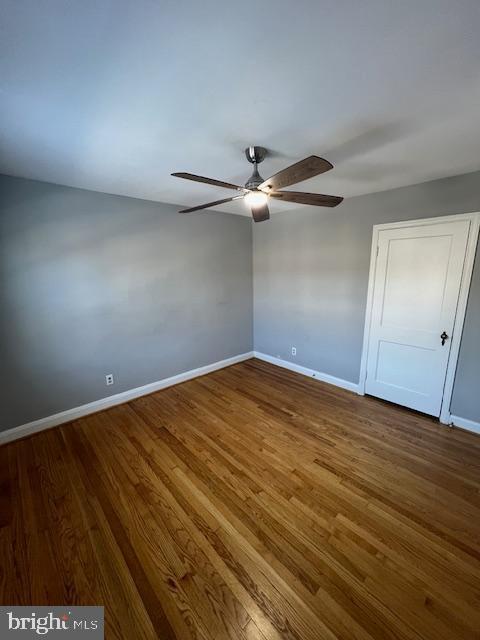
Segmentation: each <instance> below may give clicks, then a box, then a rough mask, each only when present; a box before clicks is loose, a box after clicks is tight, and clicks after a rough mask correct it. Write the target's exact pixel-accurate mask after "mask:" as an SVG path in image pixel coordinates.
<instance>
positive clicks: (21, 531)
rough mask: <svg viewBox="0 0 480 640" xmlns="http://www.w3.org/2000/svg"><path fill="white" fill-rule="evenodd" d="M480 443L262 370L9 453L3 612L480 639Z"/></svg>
mask: <svg viewBox="0 0 480 640" xmlns="http://www.w3.org/2000/svg"><path fill="white" fill-rule="evenodd" d="M479 488H480V437H479V436H476V435H474V434H469V433H466V432H462V431H459V430H452V429H449V428H447V427H443V426H441V425H439V424H438V423H436V422H435V421H433V420H430V419H429V418H426V417H423V416H420V415H418V414H415V413H413V412H410V411H407V410H404V409H401V408H397V407H394V406H392V405H388V404H386V403H383V402H381V401H379V400H375V399H373V398H361V397H358V396H356V395H354V394H352V393H349V392H347V391H343V390H341V389H337V388H335V387H332V386H329V385H326V384H323V383H320V382H317V381H314V380H311V379H308V378H305V377H303V376H300V375H297V374H295V373H292V372H289V371H285V370H283V369H279V368H277V367H274V366H272V365H269V364H266V363H263V362H260V361H258V360H250V361H247V362H244V363H241V364H238V365H235V366H232V367H230V368H228V369H223V370H221V371H217V372H215V373H212V374H210V375H208V376H205V377H202V378H198V379H196V380H193V381H190V382H186V383H184V384H181V385H178V386H176V387H171V388H169V389H166V390H164V391H160V392H158V393H155V394H153V395H151V396H147V397H143V398H140V399H138V400H135V401H133V402H130V403H128V404H125V405H122V406H119V407H116V408H113V409H110V410H108V411H104V412H102V413H98V414H95V415H92V416H90V417H87V418H83V419H81V420H78V421H76V422H73V423H70V424H68V425H64V426H62V427H60V428H56V429H52V430H50V431H46V432H43V433H41V434H38V435H36V436H33V437H30V438H28V439H25V440H23V441H18V442H15V443H12V444H9V445H6V446H4V447H1V448H0V599H1V604H3V605H7V604H8V605H12V604H25V605H28V604H36V605H40V604H72V605H73V604H102V605H104V606H105V618H106V637H107V638H122V639H123V638H125V639H128V640H132V639H133V640H135V639H137V638H138V639H140V638H160V639H161V640H169V639H171V638H178V639H179V640H187V639H189V638H200V639H202V640H211V639H215V640H217V639H218V640H219V639H223V638H242V639H248V640H278V639H280V638H287V639H292V640H293V639H297V640H298V639H301V640H319V639H322V640H323V639H325V640H334V639H338V640H349V639H353V638H355V639H360V640H367V639H372V638H375V639H377V638H378V639H382V640H383V639H393V638H395V639H407V638H409V639H410V638H411V639H415V640H418V639H420V638H435V639H436V640H440V639H445V640H457V639H464V638H480V492H479Z"/></svg>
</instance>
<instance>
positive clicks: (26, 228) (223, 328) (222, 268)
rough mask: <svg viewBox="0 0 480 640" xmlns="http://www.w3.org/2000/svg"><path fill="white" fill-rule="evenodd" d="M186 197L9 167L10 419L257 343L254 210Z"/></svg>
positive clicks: (1, 350)
mask: <svg viewBox="0 0 480 640" xmlns="http://www.w3.org/2000/svg"><path fill="white" fill-rule="evenodd" d="M176 211H177V208H176V207H173V206H169V205H164V204H159V203H154V202H148V201H144V200H135V199H132V198H123V197H117V196H111V195H106V194H101V193H94V192H90V191H84V190H81V189H71V188H68V187H61V186H56V185H52V184H47V183H41V182H35V181H31V180H23V179H18V178H10V177H6V176H2V177H0V393H1V399H0V429H1V430H4V429H7V428H9V427H14V426H16V425H20V424H23V423H25V422H28V421H31V420H35V419H37V418H41V417H43V416H47V415H51V414H53V413H56V412H58V411H62V410H64V409H69V408H71V407H75V406H78V405H81V404H84V403H87V402H91V401H93V400H97V399H99V398H102V397H105V396H107V395H111V394H113V393H118V392H120V391H124V390H126V389H131V388H132V387H137V386H140V385H144V384H146V383H148V382H153V381H156V380H159V379H162V378H165V377H168V376H172V375H175V374H177V373H180V372H183V371H186V370H189V369H193V368H195V367H200V366H202V365H206V364H209V363H212V362H215V361H217V360H222V359H224V358H228V357H230V356H234V355H237V354H240V353H244V352H246V351H251V349H252V315H253V314H252V253H251V252H252V240H251V222H250V219H249V218H245V217H240V216H232V215H227V214H223V213H205V214H198V215H192V216H187V215H185V216H181V215H178V213H176ZM106 373H113V374H114V376H115V385H114V386H111V387H106V386H105V377H104V376H105V374H106Z"/></svg>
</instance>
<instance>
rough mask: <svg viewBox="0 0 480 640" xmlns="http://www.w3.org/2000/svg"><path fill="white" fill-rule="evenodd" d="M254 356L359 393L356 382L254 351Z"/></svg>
mask: <svg viewBox="0 0 480 640" xmlns="http://www.w3.org/2000/svg"><path fill="white" fill-rule="evenodd" d="M253 355H254V357H255V358H258V359H259V360H265V362H270V364H276V365H277V366H278V367H283V368H284V369H290V371H295V372H296V373H301V374H302V375H303V376H308V377H309V378H315V379H316V380H321V381H322V382H327V383H328V384H333V385H335V386H336V387H341V388H342V389H347V391H353V392H354V393H359V387H358V384H356V383H355V382H350V381H349V380H343V379H342V378H336V377H335V376H331V375H329V374H328V373H322V372H321V371H315V369H307V367H302V366H300V365H299V364H294V363H293V362H289V361H288V360H282V359H281V358H274V357H273V356H269V355H267V354H266V353H261V352H260V351H254V352H253Z"/></svg>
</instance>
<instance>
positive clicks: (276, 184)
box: [172, 147, 343, 222]
mask: <svg viewBox="0 0 480 640" xmlns="http://www.w3.org/2000/svg"><path fill="white" fill-rule="evenodd" d="M245 155H246V156H247V160H248V161H249V162H251V163H252V164H253V173H252V175H251V176H250V178H249V179H248V180H247V182H246V183H245V186H244V187H240V186H238V185H236V184H232V183H230V182H223V181H222V180H212V178H204V177H203V176H197V175H195V174H193V173H172V176H176V177H177V178H185V179H186V180H193V181H194V182H204V183H206V184H211V185H213V186H215V187H224V188H225V189H234V190H235V191H240V192H241V193H240V194H239V195H236V196H232V197H231V198H224V199H223V200H215V201H214V202H207V203H206V204H200V205H198V206H196V207H190V208H189V209H182V210H181V211H179V213H191V212H192V211H200V209H209V208H210V207H215V206H216V205H218V204H225V203H226V202H232V201H233V200H242V199H243V200H245V202H246V203H247V204H248V205H249V206H250V208H251V210H252V217H253V219H254V220H255V222H262V221H263V220H268V219H269V218H270V212H269V210H268V204H267V203H268V199H269V198H275V199H276V200H284V201H285V202H296V203H298V204H310V205H315V206H317V207H336V206H337V205H338V204H340V203H341V202H342V200H343V198H341V197H340V196H325V195H322V194H321V193H304V192H301V191H279V189H281V188H282V187H289V186H290V185H292V184H295V183H296V182H302V181H303V180H308V178H313V177H314V176H318V175H319V174H321V173H325V171H330V169H333V164H331V163H330V162H328V160H324V159H323V158H319V157H318V156H309V157H308V158H304V159H303V160H300V162H296V163H295V164H292V165H290V166H289V167H287V168H286V169H282V171H279V172H278V173H276V174H275V175H273V176H271V177H270V178H268V180H264V179H263V178H262V177H261V175H260V174H259V173H258V165H259V164H260V162H263V160H264V159H265V156H266V155H267V150H266V149H265V148H264V147H247V148H246V149H245Z"/></svg>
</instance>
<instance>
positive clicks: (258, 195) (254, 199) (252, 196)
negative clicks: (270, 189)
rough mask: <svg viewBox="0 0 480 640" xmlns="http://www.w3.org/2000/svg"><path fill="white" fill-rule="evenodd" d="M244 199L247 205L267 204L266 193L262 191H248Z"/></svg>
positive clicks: (260, 205) (258, 205) (259, 205)
mask: <svg viewBox="0 0 480 640" xmlns="http://www.w3.org/2000/svg"><path fill="white" fill-rule="evenodd" d="M244 200H245V202H246V203H247V204H248V206H249V207H263V205H265V204H267V200H268V195H267V194H266V193H263V191H249V192H248V193H247V194H246V196H245V198H244Z"/></svg>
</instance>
